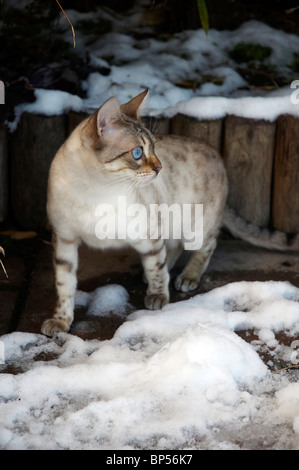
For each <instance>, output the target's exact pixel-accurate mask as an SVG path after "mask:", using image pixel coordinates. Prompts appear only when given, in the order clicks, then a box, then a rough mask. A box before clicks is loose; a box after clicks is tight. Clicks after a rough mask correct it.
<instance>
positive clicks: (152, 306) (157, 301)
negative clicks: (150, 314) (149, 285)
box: [144, 294, 168, 310]
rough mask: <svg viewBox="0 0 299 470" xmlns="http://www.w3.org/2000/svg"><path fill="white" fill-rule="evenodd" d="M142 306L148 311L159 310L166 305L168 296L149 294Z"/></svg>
mask: <svg viewBox="0 0 299 470" xmlns="http://www.w3.org/2000/svg"><path fill="white" fill-rule="evenodd" d="M144 304H145V306H146V308H148V309H149V310H159V309H161V308H162V307H164V305H166V304H168V296H167V295H166V294H149V295H147V296H146V297H145V299H144Z"/></svg>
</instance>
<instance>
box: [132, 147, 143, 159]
mask: <svg viewBox="0 0 299 470" xmlns="http://www.w3.org/2000/svg"><path fill="white" fill-rule="evenodd" d="M142 154H143V149H142V147H136V148H135V149H133V150H132V155H133V158H135V160H139V158H141V156H142Z"/></svg>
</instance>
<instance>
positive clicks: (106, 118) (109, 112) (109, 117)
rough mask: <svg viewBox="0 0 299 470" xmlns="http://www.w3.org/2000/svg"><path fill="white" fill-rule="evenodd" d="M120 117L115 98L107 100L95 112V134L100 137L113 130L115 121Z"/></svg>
mask: <svg viewBox="0 0 299 470" xmlns="http://www.w3.org/2000/svg"><path fill="white" fill-rule="evenodd" d="M120 117H121V114H120V106H119V102H118V100H117V98H115V97H114V96H113V97H112V98H109V100H107V101H106V102H105V103H104V104H103V105H102V106H101V107H100V109H99V110H98V112H97V133H98V135H99V136H100V137H101V136H103V134H105V133H111V132H113V130H114V129H115V123H116V121H117V120H118V119H119V118H120Z"/></svg>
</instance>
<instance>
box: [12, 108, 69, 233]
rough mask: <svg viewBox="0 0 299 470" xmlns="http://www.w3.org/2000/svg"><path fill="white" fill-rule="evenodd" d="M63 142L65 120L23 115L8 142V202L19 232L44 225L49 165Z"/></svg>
mask: <svg viewBox="0 0 299 470" xmlns="http://www.w3.org/2000/svg"><path fill="white" fill-rule="evenodd" d="M65 138H66V117H65V116H54V117H46V116H39V115H34V114H28V113H24V114H23V116H22V118H21V121H20V124H19V126H18V128H17V130H16V132H15V133H14V134H13V136H12V139H11V146H10V154H11V202H12V212H13V217H14V220H15V221H16V223H17V224H18V226H20V228H22V229H27V230H28V229H39V228H40V227H45V226H46V224H47V217H46V199H47V182H48V173H49V168H50V164H51V162H52V160H53V158H54V156H55V153H56V151H57V150H58V148H59V147H60V146H61V144H62V143H63V142H64V140H65Z"/></svg>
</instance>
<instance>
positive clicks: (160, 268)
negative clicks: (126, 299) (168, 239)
mask: <svg viewBox="0 0 299 470" xmlns="http://www.w3.org/2000/svg"><path fill="white" fill-rule="evenodd" d="M140 254H141V261H142V265H143V269H144V274H145V277H146V280H147V283H148V286H147V291H146V297H145V299H144V304H145V306H146V308H148V309H150V310H158V309H160V308H162V307H163V306H164V305H166V304H167V303H168V301H169V290H168V283H169V273H168V268H167V253H166V247H165V243H164V240H162V239H160V240H156V241H155V242H153V243H151V244H150V245H149V246H148V249H147V250H146V251H145V252H141V253H140Z"/></svg>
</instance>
